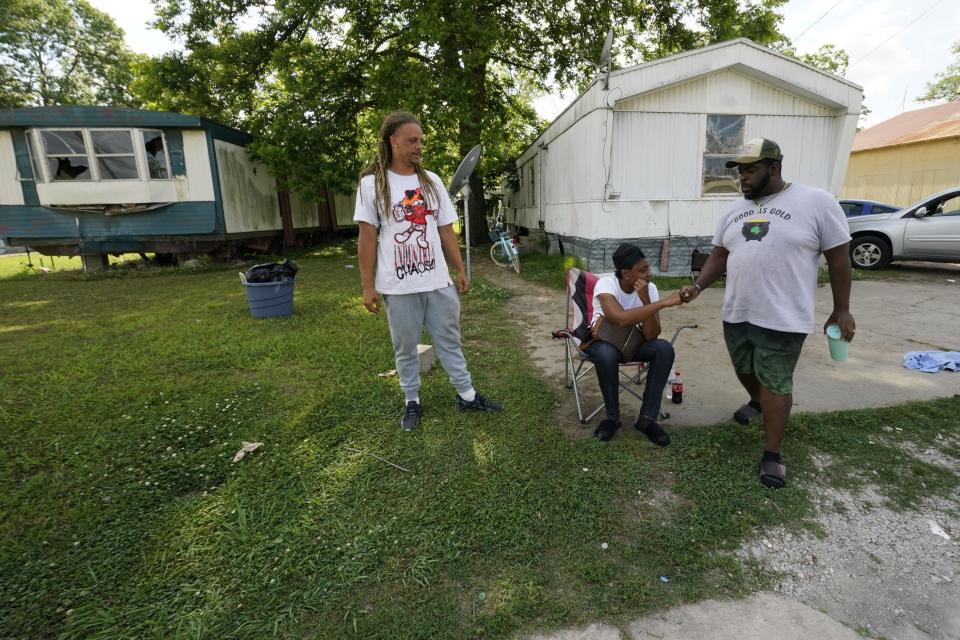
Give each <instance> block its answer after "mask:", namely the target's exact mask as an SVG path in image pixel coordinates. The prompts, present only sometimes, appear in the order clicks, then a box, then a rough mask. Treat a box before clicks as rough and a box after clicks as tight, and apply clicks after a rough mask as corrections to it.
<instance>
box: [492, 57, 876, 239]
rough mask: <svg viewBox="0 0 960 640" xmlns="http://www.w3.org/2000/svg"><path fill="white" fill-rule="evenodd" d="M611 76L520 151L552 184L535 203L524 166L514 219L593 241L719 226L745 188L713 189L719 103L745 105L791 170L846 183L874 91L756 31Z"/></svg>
mask: <svg viewBox="0 0 960 640" xmlns="http://www.w3.org/2000/svg"><path fill="white" fill-rule="evenodd" d="M600 87H601V86H600V85H599V83H595V84H594V85H592V86H591V87H590V88H589V89H588V90H587V91H586V92H585V93H584V94H583V95H582V96H581V97H580V98H579V99H578V100H577V101H576V102H575V103H574V104H572V105H571V106H570V107H569V108H568V109H567V110H566V111H565V112H564V113H562V114H561V115H560V116H559V117H558V118H557V120H556V121H554V123H553V124H551V126H550V127H548V128H547V130H546V131H545V132H544V133H543V134H542V135H541V136H540V138H539V139H538V140H537V141H536V142H535V143H534V144H533V145H531V147H529V148H528V149H527V151H526V152H525V153H524V154H522V155H521V157H520V158H519V160H518V166H519V167H526V166H529V164H530V163H534V164H537V165H538V166H539V165H541V164H542V166H543V167H544V170H543V171H540V172H538V173H537V180H538V181H539V183H540V184H542V185H544V186H543V189H545V193H544V194H543V197H542V198H540V199H538V200H537V203H536V206H533V205H532V204H531V203H530V202H529V198H527V197H525V194H526V193H527V191H528V187H529V185H527V184H525V180H526V178H527V176H528V173H527V172H525V171H521V173H520V177H521V187H520V192H519V193H518V194H516V195H515V196H514V197H513V198H511V200H510V203H511V204H514V206H515V207H516V208H515V209H514V213H515V220H513V221H515V222H519V223H520V224H524V225H526V226H534V224H533V223H532V221H540V220H542V221H543V222H544V225H545V229H546V230H547V231H548V232H551V233H557V234H560V235H563V236H573V237H579V238H584V239H588V240H589V239H600V238H618V237H620V238H622V237H663V236H710V235H712V234H713V229H714V226H715V224H716V221H717V219H718V218H719V216H720V215H721V214H722V212H723V211H724V210H725V208H726V207H727V206H728V204H729V202H730V201H731V200H732V199H733V197H732V196H730V195H726V196H706V197H704V196H702V195H701V191H702V181H703V152H704V146H705V138H706V116H707V114H737V115H744V116H745V128H744V141H746V140H749V139H750V138H753V137H758V136H765V137H769V138H772V139H774V140H777V141H778V142H779V143H780V145H781V148H782V149H783V152H784V155H785V159H784V175H785V176H786V178H787V180H788V181H798V182H803V183H806V184H810V185H813V186H817V187H820V188H823V189H826V190H828V191H830V192H832V193H838V192H839V190H840V188H841V187H842V179H843V170H844V168H845V165H846V154H847V153H848V151H849V147H850V144H851V141H852V135H853V129H854V126H855V123H856V119H857V114H858V113H859V108H860V101H861V99H862V92H861V91H860V89H859V88H858V87H856V86H855V85H852V84H851V83H848V82H846V81H843V80H840V79H837V78H835V77H833V76H830V75H828V74H825V73H823V72H821V71H818V70H814V69H812V68H809V67H806V66H805V65H802V64H800V63H797V62H795V61H792V60H789V59H786V58H784V57H782V56H779V55H778V54H774V53H772V52H770V51H768V50H766V49H764V48H762V47H759V46H758V45H755V44H753V43H749V42H747V41H735V42H732V43H725V44H722V45H716V46H715V47H710V48H708V49H707V50H700V51H698V52H690V53H688V54H681V55H680V56H674V57H673V58H668V59H665V60H662V61H655V62H653V63H649V64H646V65H641V66H640V67H637V68H633V69H626V70H621V71H619V72H615V73H614V74H613V75H612V76H611V78H610V90H609V91H608V92H603V91H602V90H601V88H600ZM623 96H625V97H623ZM613 100H616V102H615V103H614V104H613V105H612V108H611V104H610V103H611V102H612V101H613ZM544 147H545V148H544ZM611 193H612V194H614V195H615V196H617V194H619V195H618V197H615V198H606V199H605V198H604V196H605V195H609V194H611ZM508 218H509V216H508Z"/></svg>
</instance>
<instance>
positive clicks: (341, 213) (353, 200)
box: [333, 191, 357, 227]
mask: <svg viewBox="0 0 960 640" xmlns="http://www.w3.org/2000/svg"><path fill="white" fill-rule="evenodd" d="M333 201H334V204H335V205H336V208H337V209H336V211H337V226H338V227H355V226H357V223H356V222H354V221H353V214H354V212H355V211H356V208H357V192H356V191H354V192H353V193H350V194H346V195H345V194H342V193H337V194H334V198H333Z"/></svg>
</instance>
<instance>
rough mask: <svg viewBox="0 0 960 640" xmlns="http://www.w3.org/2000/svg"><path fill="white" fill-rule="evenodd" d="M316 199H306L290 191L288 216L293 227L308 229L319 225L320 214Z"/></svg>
mask: <svg viewBox="0 0 960 640" xmlns="http://www.w3.org/2000/svg"><path fill="white" fill-rule="evenodd" d="M318 206H319V205H318V204H317V201H316V200H307V199H306V198H304V197H303V196H301V195H300V194H298V193H297V192H295V191H294V192H291V193H290V217H291V218H292V220H293V228H294V229H309V228H314V227H319V226H320V214H319V211H318Z"/></svg>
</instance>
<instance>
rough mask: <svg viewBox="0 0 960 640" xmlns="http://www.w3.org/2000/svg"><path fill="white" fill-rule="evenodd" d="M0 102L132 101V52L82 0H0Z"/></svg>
mask: <svg viewBox="0 0 960 640" xmlns="http://www.w3.org/2000/svg"><path fill="white" fill-rule="evenodd" d="M0 16H2V19H0V108H9V107H21V106H49V105H61V104H102V105H113V106H134V105H135V104H136V101H135V100H134V99H133V97H132V96H131V95H130V92H129V90H128V87H129V85H130V81H131V80H132V77H133V76H132V70H131V63H132V62H133V61H134V60H135V58H136V57H137V56H136V54H134V53H132V52H131V51H130V50H129V49H128V48H127V47H126V46H125V45H124V42H123V30H121V29H120V28H119V27H118V26H117V24H116V23H115V22H114V21H113V19H112V18H111V17H110V16H108V15H107V14H105V13H103V12H102V11H98V10H96V9H94V8H93V7H92V6H91V5H90V4H89V3H88V2H86V0H0Z"/></svg>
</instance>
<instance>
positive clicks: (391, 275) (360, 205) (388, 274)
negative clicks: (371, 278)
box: [353, 171, 457, 294]
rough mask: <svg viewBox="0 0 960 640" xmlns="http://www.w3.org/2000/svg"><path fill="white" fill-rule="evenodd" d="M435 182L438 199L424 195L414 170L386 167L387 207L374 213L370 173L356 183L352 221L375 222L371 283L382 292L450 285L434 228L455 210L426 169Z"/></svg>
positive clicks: (449, 221)
mask: <svg viewBox="0 0 960 640" xmlns="http://www.w3.org/2000/svg"><path fill="white" fill-rule="evenodd" d="M426 173H427V176H428V177H429V178H430V179H431V180H432V181H433V183H434V185H436V187H437V193H438V194H439V196H440V202H439V203H437V202H433V201H432V199H430V201H429V202H427V201H426V200H427V199H428V198H429V194H424V192H423V191H424V190H423V189H422V188H421V185H420V179H419V178H418V177H417V175H416V174H413V175H410V176H404V175H400V174H398V173H394V172H393V171H388V172H387V177H388V179H389V182H390V202H391V205H390V211H388V212H387V214H386V216H382V215H377V212H378V211H379V209H380V205H379V203H378V202H377V194H376V187H375V181H374V176H373V175H368V176H364V177H363V178H362V179H361V180H360V186H359V187H358V188H357V205H356V209H355V210H354V214H353V220H354V222H367V223H369V224H372V225H374V226H375V227H379V230H380V242H379V243H378V247H377V274H376V282H375V285H374V286H375V288H376V290H377V292H378V293H381V294H401V293H420V292H423V291H433V290H435V289H442V288H443V287H448V286H450V285H452V284H453V282H452V281H451V280H450V272H449V271H448V269H447V261H446V260H445V259H444V257H443V248H442V247H441V245H440V234H439V232H438V231H437V228H438V227H442V226H444V225H448V224H452V223H453V222H454V220H456V219H457V214H456V212H455V211H454V209H453V203H452V202H450V196H449V195H447V189H446V188H445V187H444V186H443V183H442V182H441V181H440V178H439V177H438V176H437V174H435V173H432V172H430V171H427V172H426Z"/></svg>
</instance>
